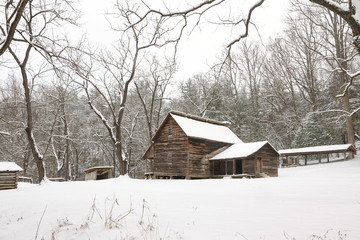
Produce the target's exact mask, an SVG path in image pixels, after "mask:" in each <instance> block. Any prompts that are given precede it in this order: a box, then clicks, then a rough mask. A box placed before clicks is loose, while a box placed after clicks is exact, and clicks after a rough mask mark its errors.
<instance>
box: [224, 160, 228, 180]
mask: <svg viewBox="0 0 360 240" xmlns="http://www.w3.org/2000/svg"><path fill="white" fill-rule="evenodd" d="M227 162H228V161H227V160H225V176H226V175H228V174H227V172H228V171H227V170H228V167H227Z"/></svg>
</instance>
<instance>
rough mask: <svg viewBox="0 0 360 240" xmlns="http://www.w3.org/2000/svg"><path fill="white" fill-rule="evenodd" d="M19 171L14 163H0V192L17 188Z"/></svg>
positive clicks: (20, 169) (19, 168)
mask: <svg viewBox="0 0 360 240" xmlns="http://www.w3.org/2000/svg"><path fill="white" fill-rule="evenodd" d="M21 171H23V169H22V168H21V167H19V166H18V165H17V164H16V163H15V162H0V190H4V189H14V188H17V185H18V179H19V172H21Z"/></svg>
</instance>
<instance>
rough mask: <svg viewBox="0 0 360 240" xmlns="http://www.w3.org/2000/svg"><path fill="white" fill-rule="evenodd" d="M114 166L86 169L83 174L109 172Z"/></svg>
mask: <svg viewBox="0 0 360 240" xmlns="http://www.w3.org/2000/svg"><path fill="white" fill-rule="evenodd" d="M113 168H114V166H97V167H92V168H88V169H85V170H84V172H85V173H91V172H94V171H106V170H110V169H113Z"/></svg>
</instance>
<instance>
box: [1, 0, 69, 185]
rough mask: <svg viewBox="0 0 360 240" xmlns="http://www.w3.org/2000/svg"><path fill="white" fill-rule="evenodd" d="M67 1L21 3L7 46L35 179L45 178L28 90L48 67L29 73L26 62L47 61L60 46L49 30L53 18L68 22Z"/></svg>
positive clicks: (30, 91) (42, 158) (52, 24)
mask: <svg viewBox="0 0 360 240" xmlns="http://www.w3.org/2000/svg"><path fill="white" fill-rule="evenodd" d="M68 4H69V3H65V5H64V4H59V3H58V2H56V1H55V2H51V1H28V2H27V5H26V6H25V7H26V10H24V11H23V12H22V15H21V18H22V21H21V22H19V23H18V26H17V34H16V36H14V37H13V40H12V41H13V44H16V48H13V47H12V46H10V45H9V46H8V50H9V52H10V54H11V56H12V57H13V59H14V61H15V63H16V65H17V66H18V68H19V70H20V73H21V78H22V85H23V89H24V94H25V105H26V115H27V120H26V127H25V131H26V135H27V139H28V141H29V146H30V149H31V152H32V155H33V158H34V160H35V163H36V166H37V169H38V180H39V182H41V181H42V180H44V179H45V178H46V172H45V166H44V155H43V153H41V151H40V149H39V146H38V143H37V141H36V139H35V135H34V119H33V107H32V99H31V93H32V88H33V87H34V81H35V79H37V78H39V77H41V76H42V75H44V74H45V73H47V71H49V69H51V68H45V69H43V66H42V65H41V66H40V70H39V72H38V73H36V74H32V72H36V71H32V70H31V66H30V62H32V61H34V60H33V58H32V56H33V55H34V57H35V56H36V57H37V58H39V57H40V58H42V59H43V60H44V59H46V60H48V61H51V59H52V57H53V56H55V55H57V53H56V52H54V51H55V49H54V48H55V47H59V46H60V45H61V44H60V41H61V40H62V39H58V37H59V36H56V35H55V34H53V32H52V30H54V26H55V25H56V24H57V21H59V22H60V21H63V22H68V20H69V18H68V11H67V7H68ZM65 15H66V16H65ZM52 37H53V38H54V39H53V38H52ZM36 57H35V58H36ZM39 62H41V60H40V61H39Z"/></svg>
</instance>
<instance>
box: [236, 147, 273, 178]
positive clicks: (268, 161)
mask: <svg viewBox="0 0 360 240" xmlns="http://www.w3.org/2000/svg"><path fill="white" fill-rule="evenodd" d="M257 158H260V159H261V162H262V173H265V174H267V175H268V176H270V177H277V176H278V154H277V153H276V152H275V151H274V150H273V148H272V147H271V146H270V145H269V144H266V145H265V146H264V147H262V148H261V149H260V150H259V151H257V152H256V153H255V154H253V155H251V156H249V157H247V158H245V159H244V161H243V173H245V174H251V175H255V174H256V172H255V159H257Z"/></svg>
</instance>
